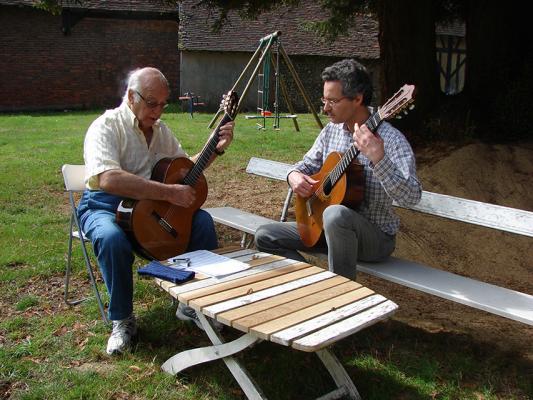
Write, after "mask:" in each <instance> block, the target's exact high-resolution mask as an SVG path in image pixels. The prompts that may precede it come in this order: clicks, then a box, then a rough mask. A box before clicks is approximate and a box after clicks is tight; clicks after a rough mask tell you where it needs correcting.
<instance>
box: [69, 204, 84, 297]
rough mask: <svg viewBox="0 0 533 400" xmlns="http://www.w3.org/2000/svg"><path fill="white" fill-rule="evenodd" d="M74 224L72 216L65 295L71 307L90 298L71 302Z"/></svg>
mask: <svg viewBox="0 0 533 400" xmlns="http://www.w3.org/2000/svg"><path fill="white" fill-rule="evenodd" d="M73 223H74V217H73V216H72V215H71V216H70V235H69V238H68V253H67V266H66V268H65V294H64V299H65V303H66V304H67V305H69V306H75V305H76V304H80V303H81V302H83V301H85V300H87V299H88V297H84V298H82V299H78V300H69V294H68V290H69V285H70V271H71V269H72V237H73V232H72V227H73Z"/></svg>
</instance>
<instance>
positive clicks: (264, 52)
mask: <svg viewBox="0 0 533 400" xmlns="http://www.w3.org/2000/svg"><path fill="white" fill-rule="evenodd" d="M269 36H270V40H269V42H268V44H267V45H266V48H265V50H263V54H261V58H259V61H257V65H256V66H255V69H254V71H253V72H252V75H251V76H250V79H249V80H248V83H247V85H246V87H245V88H244V90H243V92H242V93H241V98H240V100H239V104H238V105H237V110H236V114H238V113H239V111H240V110H241V106H242V102H243V100H244V99H245V97H246V94H247V93H248V90H250V85H251V84H252V81H253V80H254V78H255V76H256V75H257V71H258V70H259V67H261V63H262V62H263V60H264V59H265V57H266V55H267V54H268V52H269V50H270V47H272V43H273V41H274V39H275V38H276V37H277V35H276V36H273V35H269Z"/></svg>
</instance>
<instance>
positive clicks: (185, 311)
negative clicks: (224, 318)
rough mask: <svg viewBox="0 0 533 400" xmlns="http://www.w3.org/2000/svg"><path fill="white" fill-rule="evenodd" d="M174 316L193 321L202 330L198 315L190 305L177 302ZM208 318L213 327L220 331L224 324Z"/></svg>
mask: <svg viewBox="0 0 533 400" xmlns="http://www.w3.org/2000/svg"><path fill="white" fill-rule="evenodd" d="M176 317H177V318H178V319H179V320H181V321H193V322H194V323H195V324H196V326H197V327H198V328H200V329H201V330H204V327H203V326H202V323H201V322H200V319H199V318H198V315H196V311H194V309H193V308H192V307H189V306H186V305H185V304H183V303H179V304H178V309H177V310H176ZM210 320H211V324H212V325H213V326H214V328H215V329H216V330H217V331H219V332H220V331H221V330H222V327H223V326H224V325H222V324H221V323H220V322H218V321H217V320H215V319H210Z"/></svg>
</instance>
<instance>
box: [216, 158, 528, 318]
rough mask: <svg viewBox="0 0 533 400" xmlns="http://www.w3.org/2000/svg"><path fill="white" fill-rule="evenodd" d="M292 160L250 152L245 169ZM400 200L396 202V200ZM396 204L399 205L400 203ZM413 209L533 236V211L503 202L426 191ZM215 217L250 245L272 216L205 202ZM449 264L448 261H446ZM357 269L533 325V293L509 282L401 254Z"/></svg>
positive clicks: (268, 172)
mask: <svg viewBox="0 0 533 400" xmlns="http://www.w3.org/2000/svg"><path fill="white" fill-rule="evenodd" d="M291 167H292V166H291V165H289V164H285V163H280V162H276V161H271V160H265V159H261V158H255V157H253V158H251V159H250V162H249V163H248V166H247V168H246V172H248V173H250V174H255V175H259V176H263V177H266V178H271V179H276V180H283V181H284V180H285V179H286V175H287V171H288V170H289V169H290V168H291ZM291 197H292V191H291V190H290V189H289V192H288V194H287V197H286V200H285V204H284V205H283V208H282V213H281V220H282V221H285V220H286V217H287V210H288V208H289V206H290V203H291ZM395 205H396V204H395ZM396 206H397V205H396ZM411 209H412V210H415V211H418V212H422V213H426V214H431V215H437V216H440V217H444V218H449V219H453V220H457V221H462V222H467V223H471V224H476V225H481V226H485V227H489V228H493V229H498V230H501V231H506V232H512V233H515V234H519V235H525V236H529V237H533V212H530V211H524V210H518V209H514V208H509V207H502V206H497V205H493V204H488V203H482V202H479V201H473V200H467V199H463V198H459V197H453V196H447V195H443V194H438V193H432V192H426V191H424V192H423V193H422V200H421V201H420V203H419V204H417V205H416V206H414V207H412V208H411ZM206 210H207V211H208V212H209V213H210V214H211V215H212V216H213V219H214V220H215V221H216V222H218V223H221V224H224V225H227V226H230V227H232V228H235V229H238V230H240V231H242V232H243V233H244V235H243V240H242V242H241V245H242V246H243V247H246V246H247V245H250V242H248V243H247V235H254V234H255V232H256V230H257V228H258V227H259V226H260V225H262V224H265V223H269V222H273V220H272V219H269V218H265V217H262V216H259V215H255V214H253V213H250V212H246V211H243V210H239V209H237V208H233V207H218V208H206ZM443 267H444V268H445V266H443ZM357 270H358V271H361V272H364V273H367V274H370V275H373V276H376V277H379V278H382V279H386V280H389V281H392V282H395V283H397V284H400V285H404V286H407V287H410V288H413V289H417V290H420V291H422V292H426V293H429V294H432V295H435V296H439V297H442V298H444V299H448V300H451V301H454V302H457V303H461V304H464V305H467V306H470V307H474V308H478V309H480V310H484V311H487V312H489V313H492V314H496V315H500V316H502V317H506V318H510V319H512V320H515V321H520V322H523V323H525V324H528V325H533V296H532V295H530V294H527V293H522V292H518V291H515V290H511V289H508V288H504V287H500V286H496V285H493V284H489V283H486V282H481V281H478V280H475V279H471V278H468V277H464V276H460V275H457V274H453V273H450V272H447V271H445V270H443V269H437V268H433V267H430V266H427V265H422V264H419V263H416V262H413V261H408V260H403V259H400V258H397V257H389V259H388V260H387V261H385V262H380V263H365V262H360V263H358V266H357Z"/></svg>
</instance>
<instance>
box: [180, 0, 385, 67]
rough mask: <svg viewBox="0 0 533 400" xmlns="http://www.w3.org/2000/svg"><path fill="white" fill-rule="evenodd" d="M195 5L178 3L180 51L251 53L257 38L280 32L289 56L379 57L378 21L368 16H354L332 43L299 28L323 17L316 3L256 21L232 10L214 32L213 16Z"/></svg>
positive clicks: (193, 2) (309, 1)
mask: <svg viewBox="0 0 533 400" xmlns="http://www.w3.org/2000/svg"><path fill="white" fill-rule="evenodd" d="M197 3H198V0H183V1H182V2H181V3H180V43H179V46H180V49H181V50H207V51H245V52H253V51H255V50H256V48H257V47H258V45H259V39H261V38H262V37H264V36H266V35H268V34H270V33H272V32H275V31H281V32H282V35H281V42H282V43H283V47H284V48H285V50H286V51H287V53H288V54H291V55H321V56H335V57H354V58H360V59H378V58H379V44H378V22H377V21H376V20H375V19H373V18H371V17H369V16H364V15H361V16H357V17H356V18H355V19H354V24H353V25H354V27H353V28H351V29H350V31H349V34H348V36H343V37H340V38H338V39H337V40H336V41H335V42H324V41H321V40H320V39H319V38H318V37H317V36H316V35H315V34H314V33H312V32H308V31H305V30H304V29H303V28H302V23H303V22H305V21H319V20H323V19H325V18H326V16H325V14H324V11H323V10H322V9H321V8H320V5H319V4H318V2H316V1H312V0H302V2H301V4H300V6H298V7H297V8H294V9H290V8H286V7H284V8H280V9H278V10H276V11H271V12H268V13H265V14H262V15H260V16H259V18H258V19H257V20H256V21H250V20H242V19H241V18H240V17H239V16H238V14H237V13H236V12H233V11H232V12H230V13H229V18H228V22H227V23H226V24H225V25H224V26H223V28H222V29H221V31H220V32H218V33H214V32H213V31H212V29H211V27H212V25H213V22H214V21H215V16H216V14H214V13H210V11H209V10H207V9H206V8H203V7H197V6H196V4H197Z"/></svg>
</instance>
